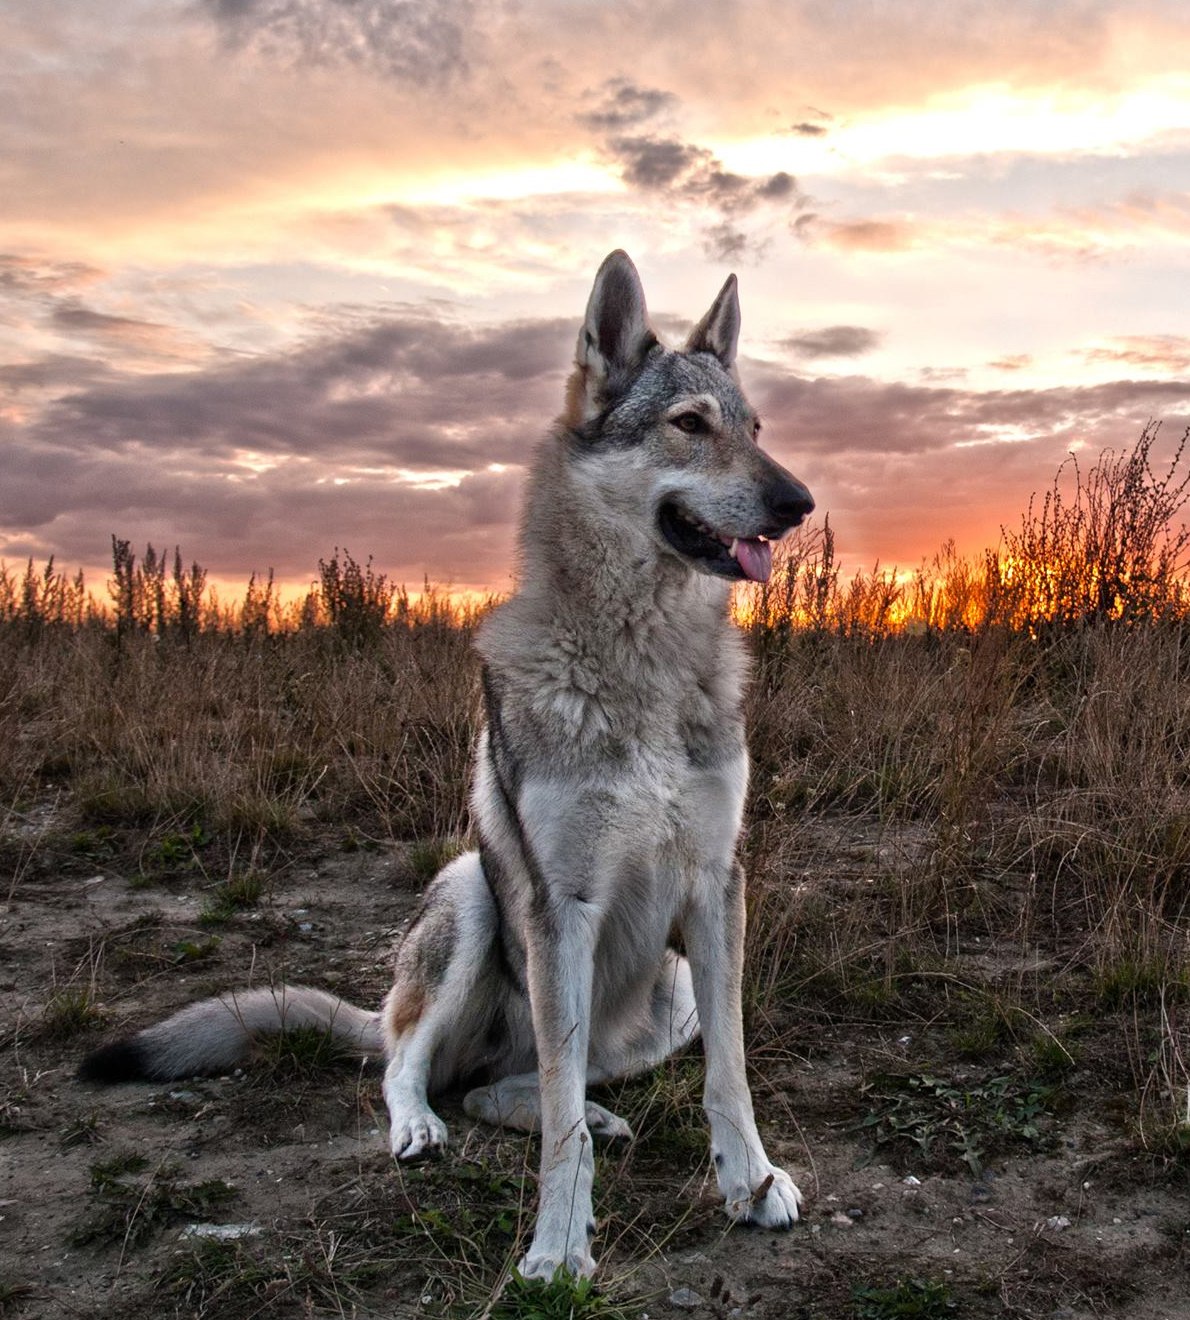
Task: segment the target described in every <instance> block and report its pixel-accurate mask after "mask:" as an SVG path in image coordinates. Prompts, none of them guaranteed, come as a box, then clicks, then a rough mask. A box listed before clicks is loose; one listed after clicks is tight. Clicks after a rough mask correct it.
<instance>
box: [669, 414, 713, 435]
mask: <svg viewBox="0 0 1190 1320" xmlns="http://www.w3.org/2000/svg"><path fill="white" fill-rule="evenodd" d="M670 421H671V422H673V424H674V425H675V426H676V427H677V428H678V430H679V431H685V432H686V434H687V435H702V433H703V432H704V431H705V430H706V429H707V423H706V418H705V417H703V415H702V413H696V412H684V413H679V414H678V415H677V416H676V417H671V418H670Z"/></svg>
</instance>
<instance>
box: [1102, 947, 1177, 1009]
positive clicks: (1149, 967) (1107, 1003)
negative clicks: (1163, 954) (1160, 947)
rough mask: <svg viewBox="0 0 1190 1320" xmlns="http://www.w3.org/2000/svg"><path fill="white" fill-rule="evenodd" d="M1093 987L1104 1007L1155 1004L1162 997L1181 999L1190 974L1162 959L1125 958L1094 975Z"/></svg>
mask: <svg viewBox="0 0 1190 1320" xmlns="http://www.w3.org/2000/svg"><path fill="white" fill-rule="evenodd" d="M1093 988H1094V991H1095V995H1096V997H1097V998H1098V1000H1099V1002H1100V1003H1101V1004H1102V1005H1103V1006H1104V1008H1121V1007H1124V1006H1125V1005H1128V1004H1155V1003H1157V1002H1158V1001H1159V1000H1160V999H1162V997H1163V996H1165V995H1170V994H1173V995H1176V996H1178V997H1182V996H1184V995H1185V993H1186V991H1187V990H1188V989H1190V972H1187V970H1186V969H1185V968H1179V967H1173V966H1171V965H1170V964H1169V963H1168V962H1167V961H1166V960H1165V959H1163V958H1158V957H1151V956H1150V957H1131V956H1124V957H1121V958H1119V959H1118V960H1117V961H1116V962H1115V963H1113V964H1112V965H1111V966H1109V967H1105V968H1103V969H1102V970H1100V971H1099V972H1098V973H1097V974H1096V976H1095V978H1094V982H1093Z"/></svg>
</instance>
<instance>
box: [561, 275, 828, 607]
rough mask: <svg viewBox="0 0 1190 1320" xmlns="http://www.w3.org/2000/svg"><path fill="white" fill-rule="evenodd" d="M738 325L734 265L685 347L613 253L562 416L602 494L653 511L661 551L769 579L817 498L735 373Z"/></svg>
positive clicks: (632, 510)
mask: <svg viewBox="0 0 1190 1320" xmlns="http://www.w3.org/2000/svg"><path fill="white" fill-rule="evenodd" d="M739 329H740V304H739V298H738V295H737V292H736V279H735V276H734V275H732V276H730V277H729V279H728V280H727V283H726V284H724V286H723V288H722V290H721V291H720V293H719V296H718V297H717V298H716V299H715V301H714V303H713V304H712V305H711V309H710V311H708V312H707V314H706V316H704V317H703V319H702V320H701V321H700V322H699V323H698V325H697V326H695V328H694V330H693V332H692V333H691V335H690V338H689V339H688V340H687V342H686V345H685V347H684V348H682V349H680V350H678V351H673V350H670V349H667V348H665V347H664V345H662V344H661V342H660V340H659V339H658V338H657V335H656V334H655V333H654V331H653V328H652V326H651V325H650V324H649V316H648V311H647V309H646V307H645V295H644V289H643V288H642V287H641V282H640V276H639V275H638V274H637V271H636V267H635V266H634V265H633V264H632V262H631V261H630V260H629V258H628V256H627V255H626V254H625V253H623V252H613V253H612V254H611V255H610V256H609V257H608V258H607V259H606V261H604V263H603V265H602V266H601V267H600V269H599V273H598V275H597V276H596V277H595V286H594V288H593V289H592V291H591V298H590V301H589V303H588V305H587V314H586V318H585V320H584V322H583V328H582V330H581V331H580V332H579V337H578V348H577V351H576V354H575V372H574V375H573V376H572V377H571V380H570V385H569V388H568V393H567V407H566V412H565V414H564V416H563V422H564V424H565V425H566V428H567V432H568V435H569V438H570V442H571V444H572V445H573V452H574V454H575V457H576V460H577V462H578V463H579V464H580V465H581V466H582V467H583V468H584V470H586V471H587V472H588V473H589V474H590V475H591V477H592V479H593V480H594V481H595V482H596V484H597V485H598V487H599V489H600V492H601V494H602V495H603V496H604V498H605V500H607V501H608V502H609V503H610V504H612V505H614V506H616V507H617V508H619V509H620V510H622V512H623V513H624V514H625V515H628V516H631V517H632V518H633V519H634V520H635V521H637V522H638V523H639V521H640V519H641V518H642V517H643V518H644V519H646V520H647V526H648V534H649V535H650V536H651V537H652V539H653V541H654V542H655V544H656V545H657V547H658V548H659V549H660V550H661V551H662V552H663V553H666V554H669V555H673V556H676V557H677V558H678V559H680V560H681V561H683V562H684V563H686V564H687V565H689V566H690V567H692V568H694V569H696V570H698V571H700V572H703V573H710V574H713V575H716V576H719V577H726V578H752V579H754V580H756V581H764V580H766V579H767V578H768V576H769V572H770V570H771V567H772V552H771V549H770V542H772V541H774V540H777V539H779V538H780V537H781V536H783V535H784V534H785V533H786V532H787V531H789V530H790V529H791V528H793V527H796V526H797V525H798V524H799V523H800V522H801V521H802V520H803V519H804V518H805V517H806V516H807V515H808V514H809V513H810V511H811V510H812V509H813V508H814V501H813V500H812V499H811V498H810V492H809V491H808V490H807V489H806V488H805V486H803V485H802V483H801V482H800V481H798V480H797V479H796V478H795V477H793V476H791V475H790V473H788V472H787V471H786V470H785V469H784V468H783V467H781V466H780V465H779V464H778V463H775V462H774V461H773V460H772V459H771V458H770V457H769V456H768V455H767V454H765V453H764V452H763V451H762V450H761V449H760V447H759V445H758V443H757V439H758V436H759V433H760V420H759V418H758V417H757V415H756V411H755V409H753V407H752V406H751V405H750V404H749V403H748V401H747V399H746V398H745V397H744V394H743V391H742V390H741V389H740V384H739V379H738V377H737V375H736V371H735V357H736V343H737V340H738V338H739Z"/></svg>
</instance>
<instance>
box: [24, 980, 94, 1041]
mask: <svg viewBox="0 0 1190 1320" xmlns="http://www.w3.org/2000/svg"><path fill="white" fill-rule="evenodd" d="M103 1016H104V1015H103V1009H102V1007H101V1006H100V1005H99V1003H98V1001H97V1000H96V998H95V991H94V990H93V989H92V988H91V987H90V986H85V985H68V986H63V988H62V989H61V990H59V991H57V992H56V993H55V994H53V995H51V996H50V998H49V999H48V1000H47V1001H46V1006H45V1008H44V1009H43V1010H42V1014H41V1024H40V1031H39V1034H40V1035H42V1036H43V1037H46V1038H48V1039H51V1040H69V1039H71V1038H72V1037H74V1036H78V1035H81V1034H82V1033H83V1032H85V1031H90V1030H91V1029H92V1028H93V1027H96V1026H98V1025H99V1024H100V1023H101V1022H102V1021H103Z"/></svg>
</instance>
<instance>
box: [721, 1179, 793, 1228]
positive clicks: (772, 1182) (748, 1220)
mask: <svg viewBox="0 0 1190 1320" xmlns="http://www.w3.org/2000/svg"><path fill="white" fill-rule="evenodd" d="M726 1201H727V1204H726V1209H727V1214H728V1217H729V1218H730V1219H732V1220H734V1221H735V1222H736V1223H737V1224H755V1225H757V1227H759V1228H791V1227H792V1226H793V1225H794V1224H796V1223H797V1218H798V1208H799V1207H800V1205H801V1202H802V1194H801V1192H799V1191H798V1189H797V1184H796V1183H795V1182H794V1181H793V1179H792V1178H791V1177H790V1176H789V1174H787V1173H786V1172H785V1170H784V1169H778V1168H776V1167H774V1166H770V1167H769V1171H768V1173H766V1174H765V1176H764V1177H763V1178H762V1179H761V1180H760V1182H758V1183H757V1184H756V1186H755V1187H752V1188H748V1187H747V1186H746V1185H745V1186H741V1187H740V1188H739V1189H738V1190H737V1191H736V1192H734V1193H729V1194H728V1196H727V1198H726Z"/></svg>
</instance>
